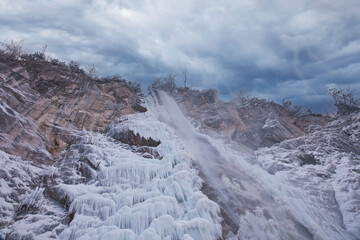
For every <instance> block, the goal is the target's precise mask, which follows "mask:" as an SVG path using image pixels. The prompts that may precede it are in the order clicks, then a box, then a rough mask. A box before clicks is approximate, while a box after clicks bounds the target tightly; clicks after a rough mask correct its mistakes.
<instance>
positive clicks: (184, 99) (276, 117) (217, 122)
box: [171, 88, 330, 150]
mask: <svg viewBox="0 0 360 240" xmlns="http://www.w3.org/2000/svg"><path fill="white" fill-rule="evenodd" d="M171 95H172V96H173V97H174V99H175V100H176V101H177V102H178V104H179V105H180V106H181V108H182V110H183V112H184V113H185V114H186V115H187V116H189V117H190V119H191V120H192V121H193V123H194V124H195V125H196V126H199V127H200V129H201V130H202V131H204V132H206V133H207V134H210V135H212V136H219V135H220V136H221V137H222V138H224V139H226V140H227V141H228V142H230V143H233V144H235V145H237V146H240V147H245V148H248V149H252V150H253V149H257V148H259V147H270V146H272V145H274V144H276V143H280V142H282V141H284V140H286V139H291V138H294V137H297V136H300V135H302V134H304V132H306V128H307V127H308V126H309V125H311V124H325V123H327V122H329V121H330V119H329V118H326V117H324V116H322V115H315V114H308V115H301V116H296V115H294V114H293V113H292V112H291V111H289V110H287V109H285V108H284V107H283V106H281V105H279V104H277V103H275V102H273V101H267V100H264V99H257V98H243V97H237V98H234V99H233V100H231V101H229V102H223V101H221V100H219V99H218V98H217V96H216V91H215V90H207V91H198V90H192V89H189V88H180V89H178V90H177V91H173V92H172V93H171Z"/></svg>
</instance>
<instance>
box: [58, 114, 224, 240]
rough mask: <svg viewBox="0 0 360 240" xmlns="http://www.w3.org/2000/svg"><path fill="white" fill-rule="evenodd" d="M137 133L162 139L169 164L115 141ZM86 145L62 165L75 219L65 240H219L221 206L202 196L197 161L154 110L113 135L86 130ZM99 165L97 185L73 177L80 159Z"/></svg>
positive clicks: (64, 192) (63, 188)
mask: <svg viewBox="0 0 360 240" xmlns="http://www.w3.org/2000/svg"><path fill="white" fill-rule="evenodd" d="M119 131H120V132H122V131H124V132H126V131H133V132H134V133H135V134H139V135H140V136H142V137H144V138H150V137H151V138H152V139H155V140H160V141H161V144H160V145H159V146H157V147H156V150H157V151H158V152H159V154H160V155H161V156H162V157H163V158H162V159H161V160H158V159H148V158H144V157H142V156H140V155H139V154H137V153H136V152H134V151H133V150H134V149H133V148H130V147H129V146H127V145H126V144H123V143H120V142H117V141H115V140H114V139H112V138H111V136H113V134H115V133H117V132H119ZM80 135H81V141H80V143H78V144H75V145H73V146H72V148H71V149H70V151H68V152H67V154H65V155H64V157H63V159H62V160H60V164H59V166H58V167H59V169H60V170H59V171H60V173H59V174H62V171H63V172H65V173H66V174H67V181H64V182H63V183H61V184H60V185H59V187H58V189H57V191H58V194H59V195H61V196H62V198H63V199H64V200H65V201H66V202H68V203H69V213H72V214H74V219H73V220H72V221H71V223H70V225H69V227H68V228H67V229H65V230H64V231H63V232H62V233H61V234H60V236H59V238H60V239H97V238H103V237H104V236H106V237H107V239H109V240H110V239H217V238H219V237H220V236H221V225H220V222H221V218H220V217H219V207H218V205H217V204H216V203H214V202H213V201H211V200H209V199H208V198H207V197H206V196H205V195H204V194H203V193H202V192H201V191H200V188H201V183H202V180H201V179H200V178H199V177H198V175H197V173H196V170H195V169H193V167H192V162H191V159H190V157H189V154H188V153H187V152H186V151H185V150H184V147H183V145H182V143H181V142H180V141H179V139H178V138H177V137H176V136H175V135H174V132H173V130H172V129H171V128H169V127H168V126H167V125H166V124H164V123H162V122H160V121H158V119H157V116H156V115H154V114H153V113H152V112H151V111H149V112H147V113H142V114H134V115H129V116H126V117H123V118H121V119H118V120H117V121H114V122H113V123H112V124H111V125H110V126H109V128H108V131H107V134H105V135H103V134H98V133H91V132H86V131H83V132H82V133H81V134H80ZM85 158H86V159H88V160H89V161H90V162H91V163H92V165H93V166H97V169H96V170H94V173H95V176H94V180H93V181H89V182H82V183H81V181H84V179H83V178H82V176H81V173H79V172H78V171H74V170H71V169H73V168H74V166H77V164H78V161H79V159H85Z"/></svg>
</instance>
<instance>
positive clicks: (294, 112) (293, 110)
mask: <svg viewBox="0 0 360 240" xmlns="http://www.w3.org/2000/svg"><path fill="white" fill-rule="evenodd" d="M282 106H283V107H284V108H285V110H287V111H288V112H289V113H290V114H291V116H293V117H298V116H300V115H302V114H304V110H303V107H301V106H299V105H294V106H293V105H292V101H290V100H286V99H283V100H282ZM306 112H307V113H311V110H310V109H308V110H307V111H306Z"/></svg>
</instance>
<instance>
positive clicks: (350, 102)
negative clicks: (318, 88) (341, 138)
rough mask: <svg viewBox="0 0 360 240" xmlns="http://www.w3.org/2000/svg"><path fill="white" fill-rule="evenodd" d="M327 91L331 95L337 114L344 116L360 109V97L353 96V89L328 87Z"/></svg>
mask: <svg viewBox="0 0 360 240" xmlns="http://www.w3.org/2000/svg"><path fill="white" fill-rule="evenodd" d="M327 93H328V94H329V95H330V96H332V98H333V100H334V106H335V108H336V115H337V116H344V115H348V114H351V113H353V112H357V111H359V110H360V99H359V98H356V97H355V90H354V89H347V90H344V89H337V88H330V89H328V90H327Z"/></svg>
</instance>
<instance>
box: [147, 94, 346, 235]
mask: <svg viewBox="0 0 360 240" xmlns="http://www.w3.org/2000/svg"><path fill="white" fill-rule="evenodd" d="M157 95H158V97H157V99H158V102H157V100H155V102H156V103H155V104H152V105H151V104H150V106H149V108H150V109H151V111H153V112H154V113H157V116H158V119H159V120H160V121H162V122H164V123H166V124H167V125H168V126H169V127H171V128H172V129H173V130H174V132H175V134H176V135H177V137H178V138H179V139H181V141H182V142H183V144H184V146H185V149H186V151H188V152H189V154H190V155H191V156H192V158H193V161H194V163H195V165H196V168H197V169H198V170H199V172H200V176H201V177H202V178H203V179H204V182H205V183H204V186H203V188H202V190H203V191H204V192H205V193H206V194H207V195H208V196H209V197H210V198H211V199H212V200H214V201H215V202H217V203H218V204H219V206H220V208H221V212H222V214H221V215H222V217H223V219H224V222H223V224H222V225H223V231H224V233H225V234H226V238H232V237H234V238H235V239H238V238H241V239H352V236H351V235H349V234H348V233H347V232H346V231H345V230H344V229H343V228H342V226H341V216H339V215H338V213H337V212H327V211H326V210H325V209H319V208H316V207H315V206H316V204H313V203H314V201H315V202H316V198H315V200H314V199H313V198H310V196H306V194H305V193H304V192H301V190H299V189H296V188H293V187H292V186H290V185H286V184H285V183H282V182H281V179H279V178H278V177H275V176H272V175H270V174H268V173H267V172H266V171H264V170H262V169H261V168H260V167H258V166H256V165H250V164H249V163H247V162H246V161H245V160H243V159H242V157H241V155H240V154H239V153H236V152H234V151H232V150H230V149H226V147H225V146H224V145H223V144H221V143H220V142H217V141H216V140H214V139H211V138H209V137H208V136H206V135H202V134H200V133H198V132H197V131H196V129H194V127H193V126H192V125H191V124H190V123H189V121H188V120H187V119H186V118H185V117H184V115H183V114H182V112H181V110H180V109H179V107H178V106H177V104H176V102H175V101H174V100H173V99H172V98H171V97H169V96H168V95H167V94H166V93H164V92H159V93H158V94H157ZM233 234H234V235H233Z"/></svg>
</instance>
